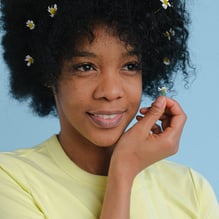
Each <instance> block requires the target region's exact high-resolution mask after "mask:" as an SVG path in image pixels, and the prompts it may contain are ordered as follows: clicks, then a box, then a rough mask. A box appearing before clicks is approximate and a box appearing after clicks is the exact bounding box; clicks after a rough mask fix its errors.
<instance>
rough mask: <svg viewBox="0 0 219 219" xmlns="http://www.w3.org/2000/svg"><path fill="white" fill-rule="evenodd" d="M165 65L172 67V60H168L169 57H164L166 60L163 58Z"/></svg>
mask: <svg viewBox="0 0 219 219" xmlns="http://www.w3.org/2000/svg"><path fill="white" fill-rule="evenodd" d="M163 63H164V64H165V65H170V60H169V58H168V57H164V58H163Z"/></svg>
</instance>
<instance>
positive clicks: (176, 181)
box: [138, 160, 219, 214]
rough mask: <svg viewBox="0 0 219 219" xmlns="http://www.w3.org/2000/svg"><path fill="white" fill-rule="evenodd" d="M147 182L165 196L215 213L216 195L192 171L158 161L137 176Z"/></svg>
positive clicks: (176, 164)
mask: <svg viewBox="0 0 219 219" xmlns="http://www.w3.org/2000/svg"><path fill="white" fill-rule="evenodd" d="M138 177H139V178H141V181H142V180H145V181H147V184H148V181H149V183H150V184H151V185H150V186H151V188H154V187H156V189H158V190H159V191H160V193H162V192H163V193H164V195H165V196H166V195H167V193H168V196H173V197H175V198H176V197H181V198H180V199H182V200H187V202H191V203H193V204H194V203H196V205H197V206H198V207H199V208H200V209H202V210H203V209H205V210H206V211H207V209H208V210H209V209H211V210H212V212H215V211H217V214H219V209H218V202H217V199H216V195H215V193H214V191H213V189H212V187H211V185H210V184H209V182H208V181H207V180H206V178H205V177H204V176H202V175H201V174H200V173H199V172H197V171H195V170H194V169H192V168H190V167H187V166H184V165H181V164H178V163H175V162H172V161H168V160H162V161H159V162H157V163H155V164H153V165H151V166H150V167H148V168H146V169H145V170H144V171H142V172H141V174H140V176H138Z"/></svg>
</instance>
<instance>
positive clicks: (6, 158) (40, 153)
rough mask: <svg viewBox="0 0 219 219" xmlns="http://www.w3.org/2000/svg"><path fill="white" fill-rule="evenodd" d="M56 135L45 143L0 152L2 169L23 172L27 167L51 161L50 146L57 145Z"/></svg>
mask: <svg viewBox="0 0 219 219" xmlns="http://www.w3.org/2000/svg"><path fill="white" fill-rule="evenodd" d="M56 141H57V140H56V136H55V135H54V136H52V137H50V138H49V139H47V140H46V141H44V142H43V143H41V144H39V145H36V146H34V147H32V148H24V149H18V150H15V151H12V152H1V153H0V167H1V170H4V171H9V172H14V173H16V171H17V172H20V171H21V172H22V171H23V170H24V169H26V168H30V167H34V166H35V167H36V166H40V165H42V164H43V163H46V162H47V161H48V162H49V160H50V159H51V158H50V154H49V152H48V147H50V145H56V144H57V143H56Z"/></svg>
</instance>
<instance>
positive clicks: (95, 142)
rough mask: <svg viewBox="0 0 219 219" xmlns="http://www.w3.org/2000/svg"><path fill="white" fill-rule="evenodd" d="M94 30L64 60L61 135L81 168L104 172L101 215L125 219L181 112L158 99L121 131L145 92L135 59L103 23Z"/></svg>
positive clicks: (168, 150) (173, 138)
mask: <svg viewBox="0 0 219 219" xmlns="http://www.w3.org/2000/svg"><path fill="white" fill-rule="evenodd" d="M94 34H95V39H94V41H93V42H92V43H90V42H89V41H88V39H87V38H86V37H81V38H80V40H79V41H78V43H77V48H76V50H77V55H76V56H75V57H73V58H72V59H71V60H68V61H65V62H64V64H63V68H62V72H61V76H60V78H59V81H58V84H57V86H56V88H54V95H55V100H56V105H57V110H58V115H59V118H60V124H61V132H60V134H59V136H58V138H59V141H60V143H61V145H62V147H63V149H64V151H65V152H66V154H67V155H68V156H69V158H70V159H71V160H72V161H73V162H74V163H76V164H77V165H78V166H79V167H81V168H82V169H84V170H85V171H88V172H90V173H93V174H98V175H108V182H107V186H106V193H105V196H104V201H103V207H102V210H101V213H100V218H101V219H108V218H109V219H112V218H113V219H117V218H118V219H128V218H129V210H130V196H131V187H132V182H133V180H134V178H135V176H136V175H137V174H138V173H139V172H140V171H142V170H143V169H144V168H147V167H148V166H149V165H151V164H153V163H155V162H157V161H159V160H161V159H163V158H166V157H168V156H170V155H172V154H174V153H176V152H177V150H178V145H179V139H180V136H181V133H182V129H183V126H184V123H185V121H186V116H185V113H184V112H183V110H182V109H181V107H180V106H179V105H178V103H176V102H175V101H173V100H171V99H169V98H166V97H159V98H158V99H157V100H156V101H155V102H154V103H153V104H152V106H151V107H150V108H143V109H141V111H140V112H141V114H142V115H141V116H138V117H137V119H138V122H137V123H136V124H135V125H134V126H133V127H132V128H131V129H129V130H128V131H127V132H124V131H125V129H126V128H127V126H128V124H129V123H130V121H131V120H132V119H133V117H134V116H135V115H136V113H137V110H138V108H139V105H140V100H141V96H142V89H141V88H142V79H141V70H140V69H139V68H138V64H139V59H138V57H137V56H136V55H135V54H134V53H133V49H132V47H130V46H125V45H124V43H123V42H122V41H120V40H119V39H118V38H117V37H116V36H115V35H113V32H112V31H110V30H109V29H107V28H106V27H104V26H102V25H98V26H96V28H95V31H94ZM157 120H161V123H162V131H161V128H159V127H158V126H157V125H155V123H156V121H157ZM112 209H113V210H112Z"/></svg>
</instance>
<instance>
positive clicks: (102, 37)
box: [75, 25, 134, 52]
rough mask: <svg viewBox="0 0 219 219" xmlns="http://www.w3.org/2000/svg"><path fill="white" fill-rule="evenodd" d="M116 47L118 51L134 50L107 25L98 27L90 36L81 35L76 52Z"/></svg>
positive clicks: (76, 45)
mask: <svg viewBox="0 0 219 219" xmlns="http://www.w3.org/2000/svg"><path fill="white" fill-rule="evenodd" d="M109 46H114V47H117V49H121V50H123V51H124V52H125V51H126V52H127V51H128V52H129V51H133V50H134V48H133V47H132V46H131V45H129V44H126V43H125V42H123V41H122V40H121V39H120V38H119V36H118V34H117V32H116V31H115V30H114V29H113V28H111V27H107V26H105V25H96V26H95V27H94V29H93V31H92V33H91V34H90V35H88V34H80V35H79V37H78V39H77V41H76V44H75V50H76V51H80V50H90V49H96V50H98V49H100V48H102V47H108V48H109Z"/></svg>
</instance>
